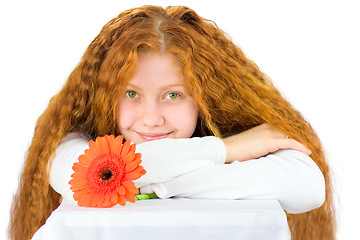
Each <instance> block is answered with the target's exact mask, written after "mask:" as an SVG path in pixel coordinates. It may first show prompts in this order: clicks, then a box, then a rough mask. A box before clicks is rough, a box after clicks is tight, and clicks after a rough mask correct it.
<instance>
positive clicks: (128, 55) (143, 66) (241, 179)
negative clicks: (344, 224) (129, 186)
mask: <svg viewBox="0 0 360 240" xmlns="http://www.w3.org/2000/svg"><path fill="white" fill-rule="evenodd" d="M105 134H113V135H118V134H122V135H123V136H124V137H125V139H131V140H132V141H133V142H135V143H138V146H137V150H138V151H139V152H141V153H142V155H143V164H142V165H143V166H144V168H145V169H146V171H147V174H146V175H144V176H143V177H142V178H140V179H139V180H138V181H136V185H137V187H138V188H140V191H141V192H142V193H148V192H155V193H157V194H158V196H159V197H162V198H166V197H171V196H180V197H190V198H225V199H238V198H272V199H278V200H279V202H280V203H281V205H282V207H283V208H284V210H286V211H287V212H288V222H289V227H290V230H291V233H292V238H293V239H334V238H335V237H334V216H333V214H334V212H333V204H332V199H331V196H332V190H331V184H330V175H329V168H328V165H327V163H326V161H325V158H324V154H323V150H322V147H321V143H320V142H319V139H318V138H317V136H316V134H315V133H314V131H313V130H312V128H311V126H310V124H309V123H307V122H306V121H305V120H304V119H303V118H302V116H301V114H300V113H299V112H298V111H296V110H295V109H294V108H293V107H292V106H291V105H290V104H289V103H288V102H287V101H286V100H285V99H284V98H283V97H282V96H281V95H280V94H279V92H278V91H277V90H276V89H275V87H274V86H273V85H272V84H271V81H270V80H269V79H268V78H267V77H266V75H264V74H263V73H261V72H260V71H259V69H258V68H257V66H256V65H255V64H254V63H253V62H251V61H250V60H249V59H247V58H246V57H245V56H244V54H243V53H242V51H241V50H240V49H239V48H238V47H237V46H235V45H234V44H233V43H232V42H231V41H230V40H229V39H228V38H226V37H225V34H224V33H223V32H222V31H221V30H220V29H219V28H217V26H216V24H214V23H213V22H210V21H207V20H205V19H203V18H201V17H199V16H198V15H197V14H196V13H195V12H194V11H192V10H191V9H189V8H186V7H168V8H166V9H163V8H161V7H155V6H143V7H140V8H136V9H130V10H127V11H125V12H123V13H121V14H120V15H119V16H118V17H116V18H114V19H112V20H111V21H110V22H109V23H107V24H106V25H105V26H104V27H103V29H102V30H101V32H100V34H99V35H98V36H97V37H96V38H95V39H94V40H93V42H92V43H91V44H90V46H89V47H88V49H87V50H86V52H85V54H84V56H83V58H82V60H81V62H80V63H79V65H78V66H77V67H76V68H75V70H74V71H73V72H72V73H71V75H70V76H69V79H68V81H67V83H66V84H65V86H64V87H63V89H62V90H61V91H60V92H59V93H58V94H57V95H55V96H54V97H53V98H52V99H51V101H50V103H49V106H48V108H47V109H46V110H45V112H44V113H43V114H42V115H41V116H40V118H39V119H38V122H37V126H36V129H35V133H34V137H33V140H32V143H31V146H30V148H29V150H28V154H27V158H26V162H25V166H24V170H23V173H22V176H21V180H20V184H19V189H18V192H17V195H16V196H15V198H14V201H13V205H12V210H11V220H10V238H11V239H30V238H31V236H32V235H33V234H34V233H35V232H36V230H37V229H38V228H39V227H40V226H41V225H43V224H44V222H45V220H46V219H47V217H48V216H49V215H50V214H51V212H52V211H53V210H54V209H55V208H56V207H57V206H58V205H59V203H58V201H59V198H60V195H62V196H63V197H64V198H67V199H69V200H71V199H72V192H71V191H70V188H69V185H68V184H67V182H68V180H69V177H70V175H71V166H72V164H73V163H74V162H75V161H76V160H77V157H78V156H79V155H80V154H82V153H83V150H84V149H85V148H87V146H88V145H87V144H88V140H89V139H94V138H96V137H97V136H103V135H105ZM190 137H193V138H190ZM153 140H154V141H153ZM300 142H301V143H300ZM60 143H61V144H60ZM302 143H303V144H304V145H303V144H302ZM280 149H283V150H280ZM284 149H291V150H284ZM278 150H280V151H278ZM55 153H56V154H55ZM310 153H311V158H312V159H310V158H309V157H308V155H309V154H310ZM307 154H308V155H307ZM248 160H251V161H248ZM223 163H231V164H223ZM315 163H316V164H315ZM319 169H320V171H319ZM321 173H322V174H321ZM215 180H216V181H215ZM50 183H51V185H50ZM189 183H191V184H189ZM324 185H325V187H324ZM324 188H325V189H324ZM54 189H55V190H54ZM295 193H296V194H297V195H295ZM324 198H325V201H324V204H322V202H323V200H324ZM320 205H321V206H320ZM310 210H311V211H310ZM301 212H303V213H302V214H296V215H295V214H294V213H301Z"/></svg>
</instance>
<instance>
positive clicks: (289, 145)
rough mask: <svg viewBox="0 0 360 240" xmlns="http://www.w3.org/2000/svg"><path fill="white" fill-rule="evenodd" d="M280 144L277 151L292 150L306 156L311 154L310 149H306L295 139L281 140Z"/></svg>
mask: <svg viewBox="0 0 360 240" xmlns="http://www.w3.org/2000/svg"><path fill="white" fill-rule="evenodd" d="M280 141H281V144H280V148H279V149H292V150H297V151H300V152H303V153H305V154H307V155H310V154H311V151H310V149H308V148H307V147H306V146H305V145H304V144H302V143H300V142H298V141H296V140H295V139H292V138H288V139H286V138H285V139H281V140H280Z"/></svg>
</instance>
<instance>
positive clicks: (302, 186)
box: [140, 150, 325, 213]
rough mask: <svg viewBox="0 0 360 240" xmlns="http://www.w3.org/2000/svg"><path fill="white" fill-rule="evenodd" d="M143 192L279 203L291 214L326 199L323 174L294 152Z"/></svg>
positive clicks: (219, 168) (208, 170)
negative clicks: (264, 200) (272, 200)
mask: <svg viewBox="0 0 360 240" xmlns="http://www.w3.org/2000/svg"><path fill="white" fill-rule="evenodd" d="M140 190H141V192H142V193H150V192H155V193H156V194H157V195H158V196H159V197H160V198H168V197H173V196H175V197H189V198H212V199H277V200H278V201H279V202H280V204H281V206H282V207H283V209H284V210H285V211H287V212H289V213H302V212H307V211H310V210H312V209H315V208H317V207H319V206H321V205H322V203H323V202H324V199H325V182H324V177H323V175H322V173H321V171H320V170H319V168H318V167H317V165H316V164H315V163H314V161H313V160H312V159H311V158H310V157H309V156H307V155H306V154H304V153H301V152H299V151H295V150H279V151H277V152H275V153H273V154H269V155H267V156H265V157H260V158H259V159H254V160H250V161H245V162H239V161H235V162H233V163H231V164H223V165H213V166H209V167H206V168H202V169H199V170H196V171H193V172H190V173H187V174H184V175H182V176H178V177H176V178H174V179H172V180H170V181H167V182H164V183H156V184H152V185H149V186H146V187H143V188H141V189H140Z"/></svg>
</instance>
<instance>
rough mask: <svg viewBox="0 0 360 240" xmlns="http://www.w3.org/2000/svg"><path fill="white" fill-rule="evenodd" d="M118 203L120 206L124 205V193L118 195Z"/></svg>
mask: <svg viewBox="0 0 360 240" xmlns="http://www.w3.org/2000/svg"><path fill="white" fill-rule="evenodd" d="M118 203H119V204H120V205H121V206H125V204H126V199H125V196H124V195H118Z"/></svg>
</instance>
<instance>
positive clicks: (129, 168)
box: [125, 159, 141, 173]
mask: <svg viewBox="0 0 360 240" xmlns="http://www.w3.org/2000/svg"><path fill="white" fill-rule="evenodd" d="M140 163H141V159H136V160H134V161H132V162H130V163H128V164H126V165H125V173H128V172H131V171H132V170H134V169H135V168H136V167H137V166H139V164H140Z"/></svg>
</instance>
